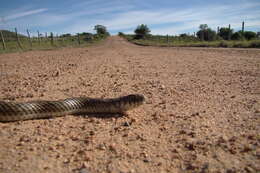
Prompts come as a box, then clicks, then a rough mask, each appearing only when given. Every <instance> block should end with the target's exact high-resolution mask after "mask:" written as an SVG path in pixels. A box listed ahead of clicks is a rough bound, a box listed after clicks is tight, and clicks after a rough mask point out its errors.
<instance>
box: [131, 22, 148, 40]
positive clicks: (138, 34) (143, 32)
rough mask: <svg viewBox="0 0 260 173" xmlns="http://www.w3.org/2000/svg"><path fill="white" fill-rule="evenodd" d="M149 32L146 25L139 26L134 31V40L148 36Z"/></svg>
mask: <svg viewBox="0 0 260 173" xmlns="http://www.w3.org/2000/svg"><path fill="white" fill-rule="evenodd" d="M150 32H151V31H150V29H149V28H148V27H147V25H145V24H141V25H139V26H137V28H136V29H135V39H144V38H146V37H147V36H148V35H149V33H150Z"/></svg>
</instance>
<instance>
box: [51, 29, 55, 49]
mask: <svg viewBox="0 0 260 173" xmlns="http://www.w3.org/2000/svg"><path fill="white" fill-rule="evenodd" d="M51 45H52V46H53V45H54V41H53V33H52V32H51Z"/></svg>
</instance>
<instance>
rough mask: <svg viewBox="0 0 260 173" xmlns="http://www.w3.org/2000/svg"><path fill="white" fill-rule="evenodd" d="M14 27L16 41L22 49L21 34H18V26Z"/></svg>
mask: <svg viewBox="0 0 260 173" xmlns="http://www.w3.org/2000/svg"><path fill="white" fill-rule="evenodd" d="M14 29H15V36H16V41H17V43H18V46H19V47H20V48H21V49H22V45H21V42H20V39H19V36H18V33H17V28H14Z"/></svg>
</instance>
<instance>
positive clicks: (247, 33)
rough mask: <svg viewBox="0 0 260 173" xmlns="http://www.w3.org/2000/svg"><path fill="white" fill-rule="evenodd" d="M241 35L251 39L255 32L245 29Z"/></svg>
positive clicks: (254, 36)
mask: <svg viewBox="0 0 260 173" xmlns="http://www.w3.org/2000/svg"><path fill="white" fill-rule="evenodd" d="M243 35H244V37H245V38H246V39H247V40H252V39H254V38H256V37H257V35H256V33H255V32H253V31H245V32H244V34H243Z"/></svg>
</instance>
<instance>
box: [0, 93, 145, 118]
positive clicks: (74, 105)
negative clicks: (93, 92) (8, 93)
mask: <svg viewBox="0 0 260 173" xmlns="http://www.w3.org/2000/svg"><path fill="white" fill-rule="evenodd" d="M144 100H145V99H144V96H143V95H139V94H132V95H127V96H122V97H118V98H109V99H96V98H89V97H77V98H67V99H65V100H57V101H43V100H42V101H31V102H21V103H19V102H4V101H0V122H9V121H20V120H30V119H39V118H52V117H58V116H64V115H68V114H71V115H75V114H85V113H124V112H126V111H128V110H130V109H133V108H136V107H138V106H140V105H141V104H143V102H144Z"/></svg>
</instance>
